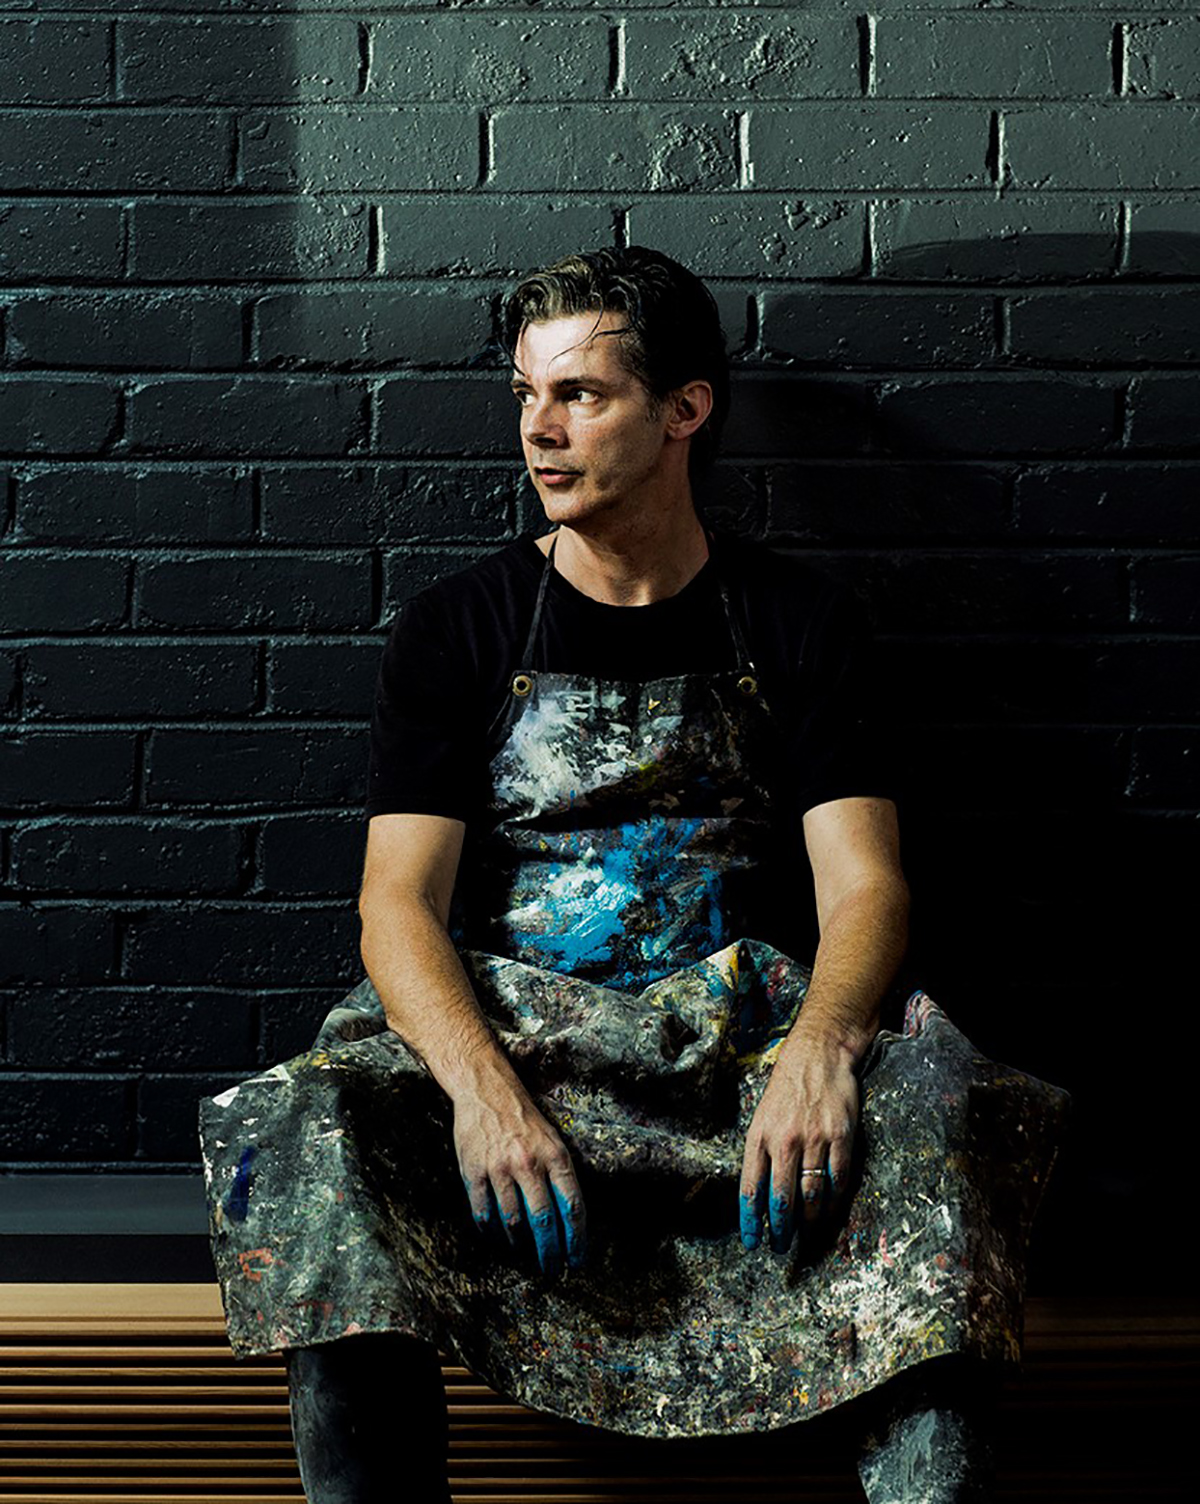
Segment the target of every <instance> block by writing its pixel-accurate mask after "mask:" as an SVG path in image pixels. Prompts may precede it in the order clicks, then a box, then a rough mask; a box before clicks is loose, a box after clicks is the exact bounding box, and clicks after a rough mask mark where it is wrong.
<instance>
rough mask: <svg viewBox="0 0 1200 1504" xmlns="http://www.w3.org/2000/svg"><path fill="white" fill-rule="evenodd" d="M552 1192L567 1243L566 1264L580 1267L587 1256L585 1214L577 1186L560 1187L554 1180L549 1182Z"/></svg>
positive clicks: (575, 1267) (576, 1267)
mask: <svg viewBox="0 0 1200 1504" xmlns="http://www.w3.org/2000/svg"><path fill="white" fill-rule="evenodd" d="M550 1189H551V1190H552V1191H553V1192H554V1200H555V1204H556V1205H557V1207H558V1215H559V1217H560V1218H561V1220H562V1226H563V1235H564V1237H565V1238H566V1244H567V1264H568V1266H569V1267H570V1268H572V1269H582V1268H583V1264H584V1260H585V1259H586V1258H587V1214H586V1212H585V1211H584V1206H583V1197H582V1195H580V1192H579V1187H578V1186H577V1185H573V1187H571V1188H568V1189H566V1190H564V1189H562V1188H561V1187H560V1186H559V1185H558V1184H557V1183H556V1182H555V1181H553V1180H552V1181H551V1182H550Z"/></svg>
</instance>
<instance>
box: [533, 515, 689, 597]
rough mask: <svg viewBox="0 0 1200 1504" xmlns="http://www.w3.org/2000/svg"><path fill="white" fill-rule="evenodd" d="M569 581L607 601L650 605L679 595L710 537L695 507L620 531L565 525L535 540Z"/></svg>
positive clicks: (583, 590) (591, 594)
mask: <svg viewBox="0 0 1200 1504" xmlns="http://www.w3.org/2000/svg"><path fill="white" fill-rule="evenodd" d="M552 541H554V567H555V569H556V570H557V571H558V573H559V574H561V575H562V577H563V579H565V580H566V581H567V583H568V584H570V585H573V586H574V587H575V589H576V590H578V591H580V592H582V594H584V595H587V596H590V597H591V598H592V600H595V601H602V602H603V603H604V604H605V605H610V606H648V605H651V604H652V603H653V602H654V601H661V600H666V599H667V597H668V596H672V595H678V594H679V592H680V591H681V590H682V589H683V588H684V586H685V585H687V584H688V582H689V581H690V580H692V579H694V578H695V576H696V575H697V574H699V572H700V570H701V569H702V568H703V566H704V563H705V561H706V560H707V558H708V539H707V537H706V535H705V532H704V528H703V527H702V525H701V523H700V519H699V518H698V517H697V516H696V513H695V510H694V509H693V508H689V510H688V512H687V513H685V514H682V515H680V516H678V517H667V518H660V519H657V520H656V521H655V522H654V523H651V524H643V525H642V526H640V527H638V528H636V529H629V530H624V531H623V532H622V533H621V534H620V535H618V536H615V537H612V536H604V535H597V534H596V533H592V532H580V531H578V530H577V529H575V528H572V527H568V526H566V525H565V524H563V525H562V526H560V527H559V528H558V530H557V532H553V533H546V534H544V535H543V536H542V537H540V538H538V539H537V546H538V547H539V548H540V549H541V551H542V552H543V553H548V552H549V549H550V544H551V542H552Z"/></svg>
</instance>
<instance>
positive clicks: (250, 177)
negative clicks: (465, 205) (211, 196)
mask: <svg viewBox="0 0 1200 1504" xmlns="http://www.w3.org/2000/svg"><path fill="white" fill-rule="evenodd" d="M239 134H240V139H241V154H242V171H243V178H244V183H245V186H246V187H247V188H255V189H262V188H273V189H298V190H300V191H301V192H304V193H320V192H322V191H328V190H332V191H335V192H338V193H345V192H347V191H351V192H362V191H363V190H367V189H372V190H373V189H385V190H386V189H393V188H399V189H403V188H421V189H437V188H466V187H471V186H473V185H474V183H475V181H476V179H477V177H478V172H479V127H478V122H477V119H476V116H475V113H474V112H473V111H470V110H456V111H449V110H433V109H429V108H422V109H418V108H413V109H387V110H361V109H354V110H347V109H343V108H341V107H334V106H330V107H328V108H325V109H323V110H321V111H320V112H314V113H313V114H310V115H277V114H270V115H248V116H247V117H246V118H245V119H244V120H243V121H242V122H241V125H240V132H239Z"/></svg>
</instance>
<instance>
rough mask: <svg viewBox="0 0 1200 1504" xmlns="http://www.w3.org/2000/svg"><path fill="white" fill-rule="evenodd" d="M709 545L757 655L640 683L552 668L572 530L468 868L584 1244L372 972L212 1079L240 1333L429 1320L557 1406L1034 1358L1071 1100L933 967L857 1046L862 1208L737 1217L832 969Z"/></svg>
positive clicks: (783, 1408) (479, 954)
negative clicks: (770, 930)
mask: <svg viewBox="0 0 1200 1504" xmlns="http://www.w3.org/2000/svg"><path fill="white" fill-rule="evenodd" d="M713 563H714V567H715V570H716V573H717V579H718V582H719V585H720V592H721V598H722V601H723V603H724V608H725V613H726V619H727V621H728V623H729V628H730V633H731V637H732V639H733V644H734V654H735V662H736V664H737V665H738V667H736V668H735V669H734V670H732V671H730V670H725V671H720V672H714V673H701V674H685V675H680V676H676V677H671V678H664V679H658V680H654V681H653V682H641V681H628V682H626V681H616V680H606V679H598V678H591V677H587V676H583V675H576V674H568V673H556V672H550V671H548V670H546V669H544V668H543V667H541V666H540V665H541V662H542V660H541V659H540V658H539V657H538V651H537V649H538V644H537V640H536V639H537V633H538V628H539V624H540V621H541V616H542V605H543V602H544V599H545V593H546V585H547V581H548V579H549V576H550V572H551V570H552V568H553V547H551V549H550V551H549V553H548V555H547V558H546V561H545V565H544V567H543V571H542V577H541V580H540V582H539V588H538V596H537V602H536V605H535V608H534V612H533V620H532V623H531V629H530V634H529V638H528V640H527V642H526V644H525V649H524V652H523V654H522V656H521V658H520V659H519V660H518V663H519V664H520V667H518V668H515V669H514V672H513V677H512V678H511V679H510V681H509V682H510V685H511V687H512V693H510V694H508V695H506V696H505V704H504V707H503V709H502V712H501V713H500V717H499V719H498V722H497V724H498V727H499V740H498V744H497V747H496V750H495V754H494V756H493V757H492V759H491V762H490V764H489V766H488V768H487V786H488V800H489V803H488V810H489V817H490V819H491V821H492V824H491V827H490V829H488V830H487V831H485V832H483V833H482V834H481V837H480V840H479V842H478V845H477V850H476V852H475V854H474V855H473V857H472V869H471V874H470V876H471V878H472V881H471V883H470V884H469V885H468V887H467V890H466V891H465V892H464V899H463V921H462V922H463V930H462V942H461V944H460V947H459V955H460V957H461V960H462V964H463V968H464V970H465V972H466V975H467V978H468V980H469V982H470V985H471V988H472V991H473V993H474V996H475V998H476V1000H477V1002H478V1004H479V1007H480V1009H481V1011H482V1012H483V1015H484V1017H485V1018H486V1019H487V1021H488V1023H489V1025H490V1027H491V1028H492V1030H493V1032H494V1033H495V1035H496V1037H497V1039H498V1041H499V1043H500V1045H501V1047H502V1048H503V1049H504V1050H505V1051H506V1053H507V1054H508V1056H509V1058H510V1059H511V1060H512V1062H513V1066H514V1069H515V1070H516V1071H517V1073H518V1075H519V1076H520V1078H521V1080H522V1081H523V1082H524V1083H525V1084H526V1087H527V1089H528V1090H529V1092H530V1095H531V1097H532V1098H533V1101H534V1103H535V1104H536V1106H537V1107H538V1110H539V1111H541V1112H542V1113H543V1114H544V1115H545V1116H546V1117H547V1118H548V1119H549V1120H550V1121H551V1122H553V1123H554V1124H555V1125H556V1127H557V1128H558V1131H559V1132H560V1134H561V1136H562V1139H563V1142H564V1143H565V1145H566V1146H567V1149H568V1151H569V1153H570V1155H571V1158H572V1162H573V1164H574V1165H575V1167H576V1171H577V1174H578V1176H579V1180H580V1185H581V1188H582V1190H583V1194H584V1198H585V1204H586V1207H587V1214H588V1244H589V1250H588V1258H587V1262H586V1264H585V1266H584V1267H583V1268H582V1269H579V1270H571V1271H569V1272H568V1273H566V1274H565V1275H562V1276H556V1277H551V1276H544V1275H542V1274H541V1273H540V1272H539V1271H538V1268H537V1264H536V1260H535V1259H534V1258H533V1255H532V1251H531V1250H526V1251H525V1254H524V1255H522V1254H521V1252H520V1251H519V1250H518V1251H517V1252H514V1253H512V1254H509V1253H507V1252H506V1251H504V1250H500V1249H497V1248H496V1247H495V1246H493V1245H492V1244H491V1243H490V1241H489V1240H487V1239H484V1238H481V1237H480V1235H479V1231H478V1229H477V1228H476V1226H475V1223H474V1220H473V1217H472V1215H471V1210H470V1206H469V1204H468V1201H467V1197H466V1195H465V1193H464V1191H463V1186H462V1180H461V1176H460V1173H459V1169H458V1164H457V1159H456V1156H455V1152H454V1144H453V1110H452V1105H451V1104H450V1102H449V1099H448V1098H447V1097H446V1096H445V1094H444V1093H443V1092H442V1090H441V1088H440V1087H439V1086H438V1085H437V1083H436V1081H434V1079H433V1077H432V1076H431V1074H430V1073H429V1071H428V1070H427V1069H426V1067H425V1066H424V1064H423V1063H422V1062H421V1060H420V1059H419V1058H418V1057H417V1056H416V1055H415V1054H414V1053H413V1052H412V1051H410V1050H409V1049H408V1048H407V1047H406V1046H405V1044H404V1043H403V1042H402V1041H401V1040H400V1039H399V1038H398V1037H397V1036H396V1035H395V1034H394V1033H391V1032H390V1031H389V1030H388V1028H387V1021H386V1017H385V1015H384V1011H383V1008H382V1005H381V1003H380V1001H379V998H378V996H377V994H376V993H375V990H374V988H373V986H372V984H371V983H370V981H369V980H364V981H363V982H362V983H361V984H360V986H358V987H357V988H356V989H355V990H354V991H353V992H352V993H350V994H349V996H348V997H346V998H345V999H343V1001H342V1002H341V1003H340V1004H339V1006H338V1007H336V1008H335V1009H334V1010H333V1011H332V1012H331V1013H330V1014H329V1016H328V1018H327V1019H326V1022H325V1025H324V1026H323V1028H322V1030H321V1033H320V1034H319V1036H318V1039H317V1043H316V1046H315V1047H314V1049H313V1050H312V1051H310V1052H309V1053H308V1054H305V1055H301V1056H298V1057H296V1058H295V1059H293V1060H290V1061H287V1062H286V1063H284V1064H281V1065H279V1066H276V1067H274V1068H273V1069H271V1070H269V1071H266V1072H265V1073H263V1074H262V1075H260V1076H257V1077H255V1078H253V1079H252V1080H250V1081H247V1082H244V1083H242V1084H241V1085H240V1086H237V1087H234V1088H232V1089H231V1090H230V1091H228V1092H225V1093H223V1094H222V1095H221V1096H219V1097H216V1098H212V1099H210V1100H208V1101H206V1102H205V1103H203V1104H202V1109H201V1119H202V1144H203V1150H204V1162H205V1178H206V1185H207V1189H208V1196H209V1206H210V1213H211V1226H212V1233H213V1256H214V1259H215V1262H216V1267H217V1271H218V1275H219V1278H220V1283H221V1289H222V1295H223V1298H224V1302H225V1310H226V1316H227V1321H228V1326H229V1334H230V1340H231V1342H232V1344H233V1346H234V1349H235V1351H236V1352H237V1353H239V1354H240V1355H246V1354H250V1353H258V1352H270V1351H276V1350H278V1349H280V1348H289V1347H304V1346H310V1345H312V1344H314V1343H319V1342H329V1341H333V1340H335V1339H338V1338H341V1337H344V1336H347V1335H351V1334H354V1333H361V1332H381V1331H404V1332H409V1333H412V1334H414V1335H417V1336H420V1337H422V1338H424V1339H425V1340H428V1341H431V1342H434V1343H436V1344H437V1345H438V1346H439V1347H441V1348H442V1349H443V1350H444V1351H446V1352H449V1353H450V1354H452V1355H453V1356H454V1357H455V1358H456V1359H457V1361H459V1362H461V1363H463V1364H465V1365H466V1366H467V1367H468V1368H469V1369H470V1370H471V1371H472V1372H473V1373H474V1374H476V1375H477V1376H478V1377H479V1378H480V1379H482V1380H483V1381H484V1382H486V1383H487V1384H490V1385H491V1386H492V1387H494V1388H495V1389H497V1390H498V1391H500V1392H501V1393H503V1394H506V1395H509V1396H511V1397H513V1398H514V1399H516V1400H518V1401H520V1402H521V1403H523V1404H526V1405H530V1406H532V1407H533V1408H534V1409H540V1410H544V1411H548V1412H550V1413H552V1414H555V1415H560V1416H567V1417H570V1418H571V1419H574V1420H579V1421H586V1422H590V1423H592V1424H594V1425H597V1426H604V1427H609V1428H611V1429H615V1430H618V1431H624V1432H627V1433H631V1434H636V1435H643V1436H656V1437H668V1436H699V1435H710V1434H716V1433H728V1432H739V1431H760V1430H771V1429H774V1428H777V1427H780V1426H785V1425H789V1424H792V1423H793V1422H796V1421H800V1420H805V1419H807V1418H809V1417H811V1416H814V1415H817V1414H820V1413H821V1412H823V1411H825V1410H828V1409H830V1408H831V1407H833V1406H836V1405H839V1404H842V1403H843V1402H845V1401H848V1400H852V1399H853V1398H855V1397H856V1396H858V1395H861V1394H863V1393H865V1392H866V1391H868V1390H870V1389H873V1388H875V1387H877V1386H878V1385H880V1384H883V1383H885V1382H886V1381H887V1380H888V1379H890V1378H891V1377H893V1376H894V1375H896V1374H898V1373H900V1372H901V1371H903V1370H904V1369H907V1368H909V1367H911V1366H913V1365H914V1364H917V1363H921V1362H923V1361H925V1360H926V1359H930V1358H934V1357H942V1356H944V1355H946V1354H950V1353H970V1354H972V1355H973V1356H975V1357H979V1358H985V1359H1005V1360H1012V1359H1015V1358H1016V1357H1017V1355H1018V1353H1019V1343H1020V1330H1021V1303H1022V1296H1023V1289H1024V1268H1023V1259H1024V1250H1025V1247H1026V1243H1027V1238H1028V1232H1029V1227H1030V1224H1031V1221H1032V1218H1033V1213H1034V1210H1035V1208H1036V1206H1037V1203H1038V1200H1039V1198H1040V1196H1041V1191H1042V1187H1043V1185H1044V1183H1045V1179H1046V1176H1047V1174H1048V1171H1049V1168H1050V1164H1051V1163H1052V1160H1053V1155H1054V1147H1055V1140H1056V1137H1057V1134H1058V1132H1059V1126H1060V1123H1061V1120H1062V1117H1063V1114H1064V1110H1065V1094H1064V1093H1062V1092H1060V1091H1058V1090H1057V1089H1056V1088H1054V1087H1052V1086H1048V1085H1046V1084H1045V1083H1044V1082H1040V1081H1036V1080H1034V1079H1033V1078H1032V1077H1029V1076H1023V1075H1021V1074H1020V1073H1019V1072H1017V1071H1013V1070H1012V1069H1010V1068H1009V1067H1006V1066H1002V1065H997V1064H995V1063H993V1062H991V1061H989V1060H987V1059H986V1058H984V1057H983V1056H982V1055H981V1054H980V1053H979V1052H978V1051H977V1050H976V1049H975V1048H974V1046H973V1045H972V1044H971V1043H970V1042H969V1041H968V1040H967V1039H966V1038H965V1037H964V1036H963V1035H962V1034H961V1033H960V1032H959V1031H958V1030H957V1029H956V1028H955V1027H954V1025H953V1024H952V1023H951V1022H950V1020H949V1019H948V1018H947V1017H946V1015H945V1014H944V1013H943V1012H942V1011H941V1010H940V1009H939V1008H938V1007H936V1005H935V1004H934V1003H933V1002H932V1001H931V1000H930V999H929V998H928V997H927V996H926V995H925V994H924V993H916V994H914V995H913V997H912V998H911V999H910V1000H909V1003H908V1007H907V1010H906V1013H905V1022H904V1026H903V1030H902V1032H900V1033H891V1032H889V1031H883V1032H881V1033H880V1035H879V1036H878V1037H877V1039H876V1041H875V1043H874V1045H873V1046H872V1048H871V1050H870V1052H869V1053H868V1055H867V1056H866V1057H865V1059H864V1060H863V1061H862V1063H861V1067H860V1093H861V1133H860V1135H859V1140H858V1142H859V1145H860V1148H862V1146H865V1151H864V1152H863V1154H862V1156H861V1159H860V1163H859V1166H858V1170H857V1182H856V1184H855V1186H854V1188H853V1189H852V1192H851V1193H850V1195H848V1197H847V1209H846V1211H845V1214H844V1220H843V1221H842V1223H841V1225H840V1227H836V1228H834V1229H832V1230H831V1232H830V1233H829V1235H828V1236H826V1237H825V1239H824V1240H823V1241H810V1240H809V1239H808V1238H806V1237H805V1236H804V1235H803V1234H801V1235H800V1236H798V1237H797V1239H796V1241H795V1243H794V1244H793V1246H792V1249H791V1250H790V1252H789V1254H788V1255H787V1256H776V1255H774V1254H772V1253H771V1251H770V1250H769V1248H767V1247H766V1246H763V1247H761V1248H759V1249H757V1250H755V1251H754V1252H747V1251H746V1250H745V1249H744V1248H743V1247H742V1244H741V1241H740V1238H739V1236H738V1193H739V1181H740V1171H741V1165H742V1157H743V1154H744V1149H745V1141H746V1136H747V1133H748V1130H749V1126H750V1122H751V1119H752V1116H753V1113H754V1110H755V1107H756V1105H757V1102H758V1100H759V1099H760V1097H761V1095H762V1091H763V1089H764V1087H765V1085H766V1082H767V1080H768V1079H769V1077H770V1073H771V1071H772V1069H773V1066H774V1062H775V1060H776V1059H777V1058H778V1053H779V1049H780V1047H781V1045H782V1042H783V1040H784V1039H785V1038H786V1036H787V1034H788V1032H789V1031H790V1029H791V1028H792V1026H793V1024H794V1023H795V1021H796V1018H797V1016H798V1014H799V1010H800V1008H801V1007H802V1005H803V1002H804V997H805V994H806V990H807V986H808V980H809V975H810V972H809V969H808V968H807V967H806V966H804V965H803V964H802V963H801V962H799V961H798V960H796V959H795V958H793V957H790V956H788V955H785V954H783V953H782V952H781V951H779V950H777V949H774V948H773V947H772V946H771V945H769V944H767V943H765V942H764V941H763V940H761V939H759V938H757V937H756V936H755V934H754V928H755V922H756V913H757V912H758V910H757V908H756V905H757V904H758V901H759V900H758V897H756V895H760V894H761V891H762V884H763V883H764V882H765V881H766V874H767V872H768V868H767V866H766V863H765V860H764V857H765V854H767V853H770V852H772V851H774V850H777V849H778V843H779V841H780V840H784V839H786V838H787V837H786V834H785V832H786V828H787V822H786V821H785V820H783V819H781V818H780V810H779V809H778V807H777V805H776V804H775V803H773V802H772V801H773V794H772V789H771V786H770V785H769V781H768V779H767V778H766V776H765V774H764V771H763V759H764V758H766V757H767V755H768V754H769V753H770V752H771V749H772V747H773V746H774V743H773V741H772V737H773V736H775V735H776V734H777V732H778V728H777V725H776V723H774V722H773V720H772V717H771V713H770V711H769V709H768V706H767V703H766V697H765V696H764V695H763V694H762V693H761V692H760V691H759V685H758V675H757V671H756V670H755V668H754V665H753V662H752V660H751V659H750V656H749V653H748V651H747V650H746V644H745V640H744V636H743V634H742V631H741V625H740V622H739V620H738V617H737V614H736V613H735V612H734V611H733V609H732V604H731V602H730V599H729V594H728V590H727V588H726V587H727V582H726V579H725V561H724V559H723V557H722V555H721V552H720V551H719V550H718V549H716V548H714V550H713ZM535 664H537V665H539V666H538V667H537V668H536V670H535V668H534V665H535ZM526 679H528V681H529V684H530V691H531V692H528V693H526V694H524V695H520V694H518V693H517V686H518V683H520V682H523V681H524V680H526ZM748 682H749V683H752V684H753V686H754V693H749V692H748V691H747V689H746V688H745V687H744V686H745V685H746V684H747V683H748ZM534 688H536V693H534V692H532V691H533V690H534ZM651 707H652V708H651ZM801 709H802V707H801ZM793 859H794V860H795V861H797V862H801V861H804V860H806V858H805V856H804V853H803V850H802V849H797V850H796V851H795V853H794V855H793ZM430 1006H434V1005H433V1004H432V1003H431V1004H430ZM984 1119H986V1134H987V1144H988V1145H989V1146H994V1149H992V1150H989V1151H988V1152H985V1146H984V1145H983V1144H981V1140H980V1134H981V1132H983V1131H985V1130H984V1128H983V1126H982V1125H983V1123H984Z"/></svg>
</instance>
